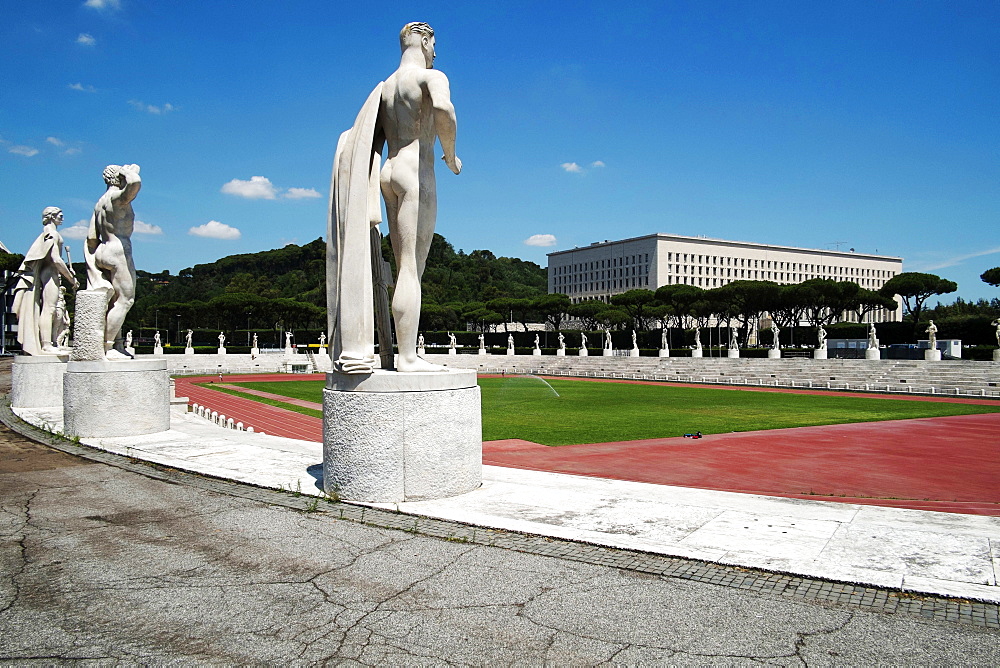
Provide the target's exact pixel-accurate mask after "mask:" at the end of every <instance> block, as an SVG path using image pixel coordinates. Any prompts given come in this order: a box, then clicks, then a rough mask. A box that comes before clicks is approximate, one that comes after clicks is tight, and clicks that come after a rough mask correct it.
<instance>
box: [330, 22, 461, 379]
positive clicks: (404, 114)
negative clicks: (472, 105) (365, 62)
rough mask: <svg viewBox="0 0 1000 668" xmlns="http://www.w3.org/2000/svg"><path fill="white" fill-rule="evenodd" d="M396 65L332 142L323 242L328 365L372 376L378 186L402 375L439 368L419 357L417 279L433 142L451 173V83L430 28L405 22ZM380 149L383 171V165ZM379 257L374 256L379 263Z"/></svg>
mask: <svg viewBox="0 0 1000 668" xmlns="http://www.w3.org/2000/svg"><path fill="white" fill-rule="evenodd" d="M399 42H400V47H401V49H402V57H401V58H400V63H399V68H398V69H397V70H396V71H395V72H393V73H392V74H391V75H390V76H389V77H388V79H386V80H385V81H384V82H383V83H380V84H379V85H378V86H376V87H375V89H374V90H373V91H372V93H371V95H369V97H368V100H367V101H366V102H365V104H364V106H363V107H362V108H361V112H360V113H359V114H358V116H357V119H356V120H355V123H354V126H353V127H352V128H351V129H350V130H348V131H347V132H345V133H343V134H342V135H341V136H340V139H339V141H338V143H337V152H336V156H335V158H334V170H333V184H332V192H331V198H330V199H331V202H332V205H333V206H332V207H331V214H330V218H329V224H328V230H327V240H328V244H329V248H328V252H327V258H328V259H327V313H328V318H329V325H330V326H329V330H330V331H331V332H332V338H333V340H332V344H333V350H332V352H331V356H332V358H333V360H334V368H335V369H336V370H337V371H338V372H340V373H345V374H354V373H357V374H368V373H372V372H373V370H374V368H375V344H374V329H375V318H374V309H373V287H372V286H373V281H372V254H371V247H372V245H373V244H372V242H371V238H372V237H371V234H370V232H369V230H370V228H371V227H373V226H375V225H377V224H378V223H379V222H381V220H380V219H381V213H380V207H379V204H378V200H377V198H378V194H377V193H378V188H379V186H381V192H382V196H383V199H384V200H385V207H386V214H387V216H388V219H389V221H388V222H389V233H390V238H391V240H392V244H393V252H394V254H395V256H396V264H397V276H396V281H395V292H394V293H393V299H392V315H393V319H394V320H395V324H396V339H397V343H398V346H399V354H398V361H397V368H398V370H399V371H404V372H407V371H443V370H445V368H444V367H441V366H438V365H434V364H431V363H429V362H427V361H425V360H422V359H419V358H418V357H417V354H416V345H415V344H416V341H417V327H418V325H419V322H420V301H421V295H420V279H421V276H422V275H423V270H424V263H425V261H426V259H427V252H428V250H429V249H430V244H431V240H432V239H433V236H434V224H435V219H436V214H437V190H436V188H435V180H434V143H435V139H438V140H440V142H441V149H442V152H443V154H444V155H443V159H444V162H445V164H446V165H447V166H448V168H449V169H450V170H451V171H452V172H453V173H455V174H458V173H459V172H461V171H462V162H461V161H460V160H459V159H458V157H457V156H456V155H455V131H456V119H455V108H454V106H453V105H452V103H451V95H450V91H449V85H448V78H447V77H446V76H445V75H444V74H443V73H442V72H440V71H438V70H435V69H433V65H434V58H435V55H436V54H435V50H434V48H435V39H434V31H433V29H431V27H430V26H429V25H427V24H426V23H407V24H406V25H405V26H403V29H402V31H401V32H400V34H399ZM383 144H387V145H388V154H387V158H386V162H385V166H384V167H382V168H381V170H380V169H379V163H380V161H381V154H382V148H383ZM375 259H376V260H378V261H381V258H380V257H376V258H375Z"/></svg>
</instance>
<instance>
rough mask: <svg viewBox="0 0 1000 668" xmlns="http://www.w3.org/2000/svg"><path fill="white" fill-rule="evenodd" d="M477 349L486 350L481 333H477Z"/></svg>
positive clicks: (484, 338)
mask: <svg viewBox="0 0 1000 668" xmlns="http://www.w3.org/2000/svg"><path fill="white" fill-rule="evenodd" d="M479 349H480V350H485V349H486V337H484V336H483V334H482V332H480V333H479Z"/></svg>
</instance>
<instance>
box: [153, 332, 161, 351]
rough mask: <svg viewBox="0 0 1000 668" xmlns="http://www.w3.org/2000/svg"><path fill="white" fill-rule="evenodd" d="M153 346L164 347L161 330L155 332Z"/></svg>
mask: <svg viewBox="0 0 1000 668" xmlns="http://www.w3.org/2000/svg"><path fill="white" fill-rule="evenodd" d="M153 347H154V348H162V347H163V343H162V342H161V341H160V333H159V332H156V333H155V334H153Z"/></svg>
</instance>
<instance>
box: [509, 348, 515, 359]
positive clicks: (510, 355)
mask: <svg viewBox="0 0 1000 668" xmlns="http://www.w3.org/2000/svg"><path fill="white" fill-rule="evenodd" d="M507 356H508V357H513V356H514V349H513V348H508V349H507Z"/></svg>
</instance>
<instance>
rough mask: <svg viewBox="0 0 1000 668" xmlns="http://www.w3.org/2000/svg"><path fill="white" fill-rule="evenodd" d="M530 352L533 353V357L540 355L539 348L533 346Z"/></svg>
mask: <svg viewBox="0 0 1000 668" xmlns="http://www.w3.org/2000/svg"><path fill="white" fill-rule="evenodd" d="M531 354H532V355H534V356H535V357H541V356H542V351H541V350H539V349H538V348H534V349H532V351H531Z"/></svg>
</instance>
